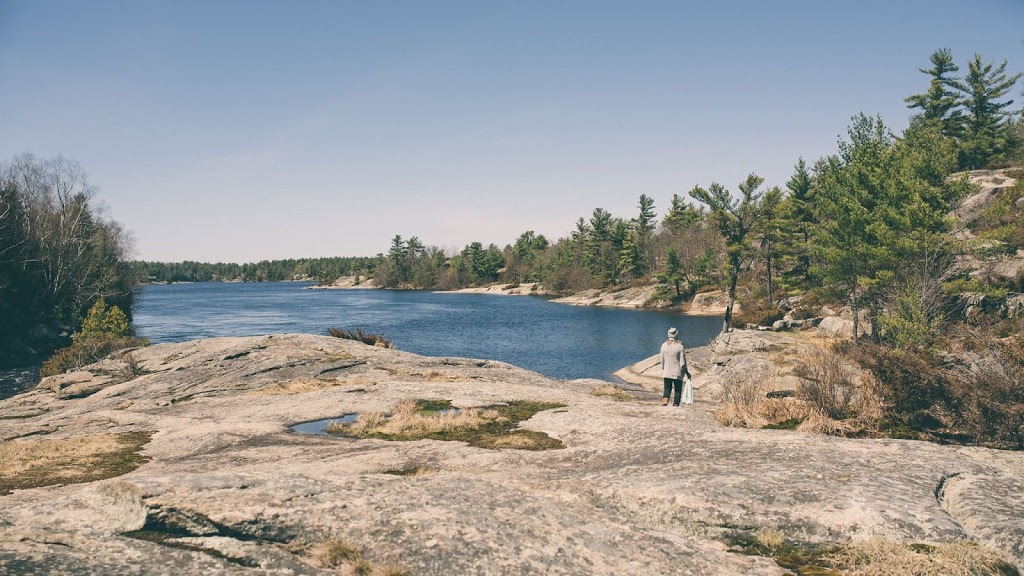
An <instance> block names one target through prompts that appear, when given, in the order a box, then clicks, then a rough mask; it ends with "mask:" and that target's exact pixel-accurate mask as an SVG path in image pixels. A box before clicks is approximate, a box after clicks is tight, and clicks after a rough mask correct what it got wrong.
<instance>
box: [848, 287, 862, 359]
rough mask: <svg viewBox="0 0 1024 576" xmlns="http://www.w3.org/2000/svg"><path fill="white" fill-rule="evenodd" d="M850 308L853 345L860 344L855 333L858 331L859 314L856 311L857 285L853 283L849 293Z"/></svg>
mask: <svg viewBox="0 0 1024 576" xmlns="http://www.w3.org/2000/svg"><path fill="white" fill-rule="evenodd" d="M850 309H851V310H853V345H854V346H858V345H860V340H859V339H858V337H857V333H858V332H860V314H858V313H857V285H856V284H854V286H853V292H852V293H851V295H850Z"/></svg>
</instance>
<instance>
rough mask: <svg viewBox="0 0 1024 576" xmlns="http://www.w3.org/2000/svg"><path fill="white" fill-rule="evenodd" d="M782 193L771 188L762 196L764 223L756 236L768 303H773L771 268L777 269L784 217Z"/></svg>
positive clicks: (777, 189)
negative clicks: (763, 269) (762, 262)
mask: <svg viewBox="0 0 1024 576" xmlns="http://www.w3.org/2000/svg"><path fill="white" fill-rule="evenodd" d="M783 198H784V196H783V193H782V190H781V189H780V188H779V187H778V186H773V187H772V188H771V189H769V190H768V192H767V193H765V195H764V199H763V201H762V203H763V205H764V218H763V219H764V223H763V225H762V226H761V227H760V233H759V235H758V252H759V253H760V255H761V259H762V260H763V261H764V265H765V284H766V289H767V293H768V303H769V304H773V303H774V302H775V284H774V282H773V277H772V274H773V272H774V268H773V267H777V266H778V263H777V260H778V256H779V243H780V241H781V239H782V236H783V229H784V227H785V217H784V215H783V206H782V201H783Z"/></svg>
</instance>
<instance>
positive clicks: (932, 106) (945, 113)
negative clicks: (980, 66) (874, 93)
mask: <svg viewBox="0 0 1024 576" xmlns="http://www.w3.org/2000/svg"><path fill="white" fill-rule="evenodd" d="M930 59H931V62H932V67H931V68H919V70H920V71H921V72H922V73H924V74H927V75H928V76H930V77H931V81H930V82H929V84H928V91H927V92H925V93H923V94H913V95H911V96H908V97H907V98H905V99H904V102H906V103H907V108H918V109H920V110H921V115H922V116H923V117H924V118H925V119H926V120H929V121H932V122H936V123H938V124H939V125H940V126H941V127H942V133H943V134H945V135H946V136H949V137H952V138H957V137H959V136H960V135H961V133H962V129H963V120H964V119H963V114H962V111H961V110H960V108H959V106H960V101H959V98H958V97H957V93H956V92H955V91H954V90H951V88H956V86H957V84H956V83H957V81H958V80H957V78H956V77H955V76H952V74H953V73H954V72H957V71H958V70H960V67H959V66H957V65H956V63H954V62H953V52H952V51H951V50H950V49H949V48H943V49H941V50H936V51H935V52H932V55H931V58H930Z"/></svg>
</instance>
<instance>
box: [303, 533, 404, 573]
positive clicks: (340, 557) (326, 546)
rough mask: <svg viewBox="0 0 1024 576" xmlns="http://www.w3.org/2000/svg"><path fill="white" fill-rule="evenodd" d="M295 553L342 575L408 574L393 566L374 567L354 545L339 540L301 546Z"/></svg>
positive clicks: (402, 569)
mask: <svg viewBox="0 0 1024 576" xmlns="http://www.w3.org/2000/svg"><path fill="white" fill-rule="evenodd" d="M296 551H297V552H301V553H303V554H304V555H305V556H306V557H307V558H309V560H311V561H312V562H313V563H314V564H316V565H317V566H319V567H321V568H331V569H334V570H338V571H339V572H340V573H343V574H353V575H356V576H373V575H379V576H404V575H405V574H407V573H408V572H406V570H405V569H404V568H402V567H400V566H397V565H395V564H388V565H385V566H376V565H374V563H373V562H370V561H369V560H367V559H366V558H365V557H363V552H362V551H361V550H360V549H359V548H358V547H357V546H355V545H354V544H352V543H350V542H348V541H347V540H343V539H340V538H335V539H332V540H326V541H324V542H320V543H317V544H314V545H312V546H307V545H303V546H301V547H300V549H298V550H296Z"/></svg>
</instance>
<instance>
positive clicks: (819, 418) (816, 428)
mask: <svg viewBox="0 0 1024 576" xmlns="http://www.w3.org/2000/svg"><path fill="white" fill-rule="evenodd" d="M796 429H797V432H807V433H809V434H827V435H829V436H849V435H850V434H851V433H853V432H854V431H855V430H856V429H857V428H856V427H855V426H853V425H852V424H850V423H849V422H847V421H845V420H833V419H832V418H831V417H829V416H828V415H827V414H824V413H822V412H819V411H818V410H812V411H811V413H810V415H809V416H807V418H806V419H804V421H803V422H801V423H800V425H799V426H797V428H796Z"/></svg>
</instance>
